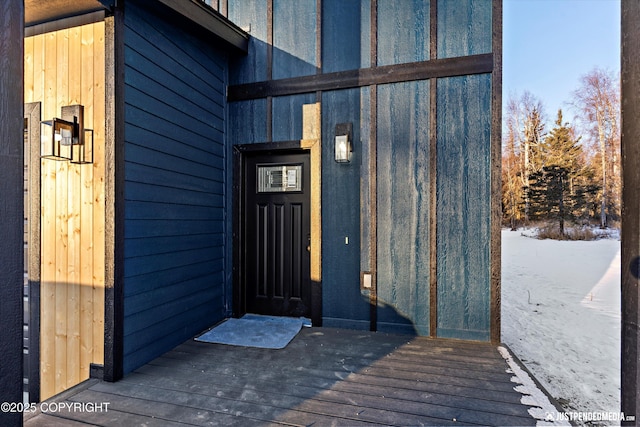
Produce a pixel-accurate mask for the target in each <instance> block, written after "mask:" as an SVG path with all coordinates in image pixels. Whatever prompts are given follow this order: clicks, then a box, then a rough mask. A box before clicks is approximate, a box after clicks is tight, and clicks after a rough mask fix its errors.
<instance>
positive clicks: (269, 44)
mask: <svg viewBox="0 0 640 427" xmlns="http://www.w3.org/2000/svg"><path fill="white" fill-rule="evenodd" d="M272 79H273V0H267V81H271V80H272ZM266 116H267V117H266V120H267V142H271V141H273V97H271V96H267V114H266Z"/></svg>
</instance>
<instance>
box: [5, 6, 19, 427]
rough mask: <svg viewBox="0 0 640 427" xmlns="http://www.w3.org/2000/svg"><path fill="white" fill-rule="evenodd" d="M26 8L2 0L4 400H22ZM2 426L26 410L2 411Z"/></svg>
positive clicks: (13, 423) (16, 420)
mask: <svg viewBox="0 0 640 427" xmlns="http://www.w3.org/2000/svg"><path fill="white" fill-rule="evenodd" d="M23 34H24V4H23V2H21V1H12V0H5V1H2V2H0V123H2V128H1V130H0V183H1V184H0V200H1V201H2V202H1V203H0V218H1V219H2V220H1V221H0V236H2V245H1V246H0V301H1V304H2V305H1V306H0V324H2V333H0V361H1V363H0V384H1V386H0V402H9V403H16V404H20V403H21V402H22V387H23V386H22V357H23V356H22V318H23V307H22V304H23V300H22V292H23V274H24V259H23V257H24V247H23V245H24V243H23V239H24V206H23V205H24V203H23V198H24V189H23V185H24V181H23V173H24V157H23V156H24V153H23V151H24V140H23V129H24V117H23V111H24V106H23V102H24V101H23V87H24V39H23ZM0 424H1V425H3V426H20V425H22V412H21V411H16V412H5V411H4V410H3V411H2V412H0Z"/></svg>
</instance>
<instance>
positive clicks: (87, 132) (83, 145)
mask: <svg viewBox="0 0 640 427" xmlns="http://www.w3.org/2000/svg"><path fill="white" fill-rule="evenodd" d="M80 141H81V142H80V143H79V144H75V145H72V146H71V159H70V161H71V163H75V164H78V165H84V164H88V163H93V129H84V135H83V136H82V137H81V138H80Z"/></svg>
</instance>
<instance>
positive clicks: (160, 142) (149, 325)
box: [124, 2, 228, 372]
mask: <svg viewBox="0 0 640 427" xmlns="http://www.w3.org/2000/svg"><path fill="white" fill-rule="evenodd" d="M124 39H125V40H124V43H125V53H124V54H125V75H124V81H125V103H126V105H125V121H126V123H125V188H124V198H125V224H124V227H125V246H124V251H125V254H124V258H125V265H124V275H125V279H124V280H125V282H124V298H125V299H124V311H125V313H124V315H125V318H124V370H125V372H129V371H131V370H133V369H135V368H136V367H138V366H140V365H141V364H143V363H145V362H147V361H148V360H150V359H152V358H154V357H156V356H158V355H160V354H162V353H164V352H165V351H167V350H169V349H171V348H172V347H174V346H175V345H177V344H179V343H181V342H183V341H184V340H186V339H188V338H190V337H192V336H193V335H195V334H197V333H198V332H200V331H202V330H203V329H205V328H207V327H209V326H211V325H212V324H213V323H215V322H216V321H218V320H220V319H221V318H222V317H223V315H224V314H225V295H224V292H225V288H224V276H223V271H224V250H223V248H224V246H225V244H226V243H225V235H224V230H225V228H224V226H225V213H224V212H225V200H224V194H225V179H226V176H225V149H224V141H225V136H224V135H225V130H226V114H227V113H226V101H225V86H226V84H227V75H228V58H227V56H226V54H224V53H222V52H219V51H217V50H216V49H215V48H213V47H211V46H210V45H209V44H208V43H205V42H203V41H201V40H198V39H197V38H195V37H191V36H190V35H188V34H187V33H185V32H184V30H181V29H177V28H175V27H173V26H172V25H170V24H168V23H167V22H165V21H164V20H162V19H160V18H158V17H155V16H154V15H152V14H150V13H148V12H147V11H143V10H141V9H139V8H138V6H136V4H135V3H132V2H128V3H127V8H126V14H125V30H124Z"/></svg>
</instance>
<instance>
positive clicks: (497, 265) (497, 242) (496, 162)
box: [490, 0, 502, 343]
mask: <svg viewBox="0 0 640 427" xmlns="http://www.w3.org/2000/svg"><path fill="white" fill-rule="evenodd" d="M491 26H492V51H493V72H492V74H491V249H490V259H491V261H490V264H491V274H490V277H491V284H490V286H491V291H490V298H491V313H490V318H491V320H490V331H491V335H490V338H491V342H492V343H499V342H500V323H501V315H500V304H501V298H502V295H501V246H502V242H501V218H502V213H501V194H502V181H501V180H502V177H501V168H502V0H493V16H492V21H491Z"/></svg>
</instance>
